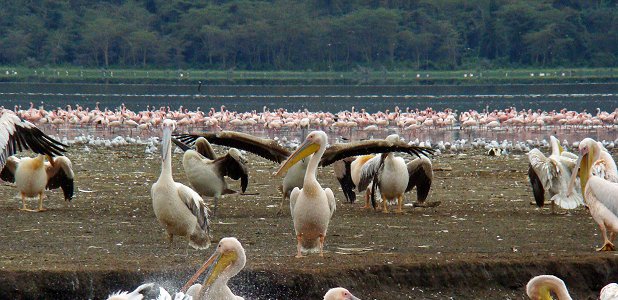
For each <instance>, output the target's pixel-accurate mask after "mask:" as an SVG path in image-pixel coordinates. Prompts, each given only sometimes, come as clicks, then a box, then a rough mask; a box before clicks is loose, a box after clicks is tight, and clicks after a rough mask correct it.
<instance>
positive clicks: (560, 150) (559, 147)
mask: <svg viewBox="0 0 618 300" xmlns="http://www.w3.org/2000/svg"><path fill="white" fill-rule="evenodd" d="M558 151H559V152H560V153H561V154H562V152H564V148H562V145H560V141H558Z"/></svg>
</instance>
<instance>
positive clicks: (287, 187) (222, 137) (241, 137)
mask: <svg viewBox="0 0 618 300" xmlns="http://www.w3.org/2000/svg"><path fill="white" fill-rule="evenodd" d="M200 136H202V137H204V138H206V139H207V140H208V141H209V142H211V143H213V144H218V145H223V146H228V147H234V148H238V149H242V150H245V151H249V152H252V153H254V154H256V155H259V156H261V157H263V158H266V159H268V160H271V161H274V162H276V163H281V162H282V161H284V160H285V159H287V158H288V157H289V156H290V155H291V151H290V150H288V149H287V148H284V147H282V146H281V145H279V144H278V143H277V141H275V140H270V139H262V138H259V137H255V136H252V135H249V134H246V133H240V132H233V131H221V132H217V133H201V134H199V135H197V134H181V135H177V136H176V138H177V139H178V140H180V141H182V142H183V143H186V144H191V143H193V142H195V141H196V140H197V139H198V137H200ZM387 151H392V152H406V153H409V154H415V155H416V154H418V153H431V152H432V150H431V149H428V148H420V147H416V146H410V145H407V144H406V143H404V142H401V141H399V140H398V141H396V142H389V141H385V140H366V141H360V142H352V143H344V144H333V145H331V146H329V147H328V148H327V149H326V150H325V151H324V155H323V156H322V158H321V159H320V165H321V166H328V165H330V164H332V163H334V162H336V161H339V160H341V159H345V158H347V157H350V156H354V155H366V154H371V153H381V152H387ZM309 160H310V159H309V157H306V158H304V159H302V160H300V161H299V163H297V164H295V165H294V166H292V167H291V168H290V169H289V170H288V172H287V173H286V175H285V178H284V179H283V185H282V186H281V191H282V194H283V197H282V202H281V207H283V205H284V203H285V200H286V198H287V197H288V195H289V194H290V193H291V191H292V190H293V189H294V188H295V187H299V188H300V187H302V183H303V182H304V178H305V173H306V170H307V165H308V162H309ZM352 174H354V172H352ZM344 193H345V194H346V195H350V194H349V192H348V191H347V188H344ZM280 211H281V209H280Z"/></svg>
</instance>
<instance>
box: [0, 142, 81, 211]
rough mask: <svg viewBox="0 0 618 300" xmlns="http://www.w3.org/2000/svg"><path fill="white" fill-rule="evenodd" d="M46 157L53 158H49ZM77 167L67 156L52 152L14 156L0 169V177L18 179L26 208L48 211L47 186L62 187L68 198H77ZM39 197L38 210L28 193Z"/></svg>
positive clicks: (17, 184)
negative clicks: (45, 203) (28, 200)
mask: <svg viewBox="0 0 618 300" xmlns="http://www.w3.org/2000/svg"><path fill="white" fill-rule="evenodd" d="M45 157H47V159H48V160H49V161H47V162H46V161H45ZM74 176H75V175H74V174H73V168H72V166H71V161H70V160H69V159H68V158H67V157H65V156H58V157H56V158H53V157H51V156H45V155H40V154H39V155H38V156H37V157H34V158H30V157H24V158H22V159H19V158H17V157H15V156H11V157H9V158H8V159H7V161H6V164H5V166H4V168H3V169H2V171H1V172H0V179H2V180H4V181H9V182H15V185H16V186H17V190H19V195H20V196H21V201H22V208H21V210H23V211H37V212H41V211H46V210H47V209H45V208H43V197H44V193H45V189H46V188H47V189H50V190H51V189H56V188H62V192H63V193H64V200H65V201H67V202H68V201H71V199H73V178H74ZM37 196H38V197H39V208H38V210H31V209H28V208H27V206H26V197H37Z"/></svg>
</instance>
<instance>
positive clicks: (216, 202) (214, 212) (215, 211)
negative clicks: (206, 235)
mask: <svg viewBox="0 0 618 300" xmlns="http://www.w3.org/2000/svg"><path fill="white" fill-rule="evenodd" d="M218 203H219V196H215V209H214V210H213V211H212V217H213V218H214V217H215V216H216V215H217V206H218Z"/></svg>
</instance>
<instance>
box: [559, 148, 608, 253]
mask: <svg viewBox="0 0 618 300" xmlns="http://www.w3.org/2000/svg"><path fill="white" fill-rule="evenodd" d="M578 169H579V182H580V186H581V190H582V194H583V195H584V202H585V203H586V206H587V207H588V209H589V211H590V215H592V218H593V219H594V221H595V222H597V224H598V225H599V228H600V229H601V234H602V235H603V247H601V249H598V251H615V250H616V248H615V247H614V244H613V240H614V237H615V236H616V233H618V183H617V182H618V169H617V168H616V162H614V159H613V158H612V156H611V154H609V152H607V150H606V149H605V148H604V147H603V146H602V145H601V144H600V143H599V142H596V141H595V140H593V139H590V138H586V139H584V140H582V141H581V142H580V143H579V159H578V160H577V165H576V166H575V168H574V169H573V170H578ZM577 175H578V172H573V175H571V182H570V183H569V185H568V189H567V190H568V193H567V195H572V194H573V193H575V192H574V186H575V180H576V177H577ZM608 230H609V237H608V235H607V231H608Z"/></svg>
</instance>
